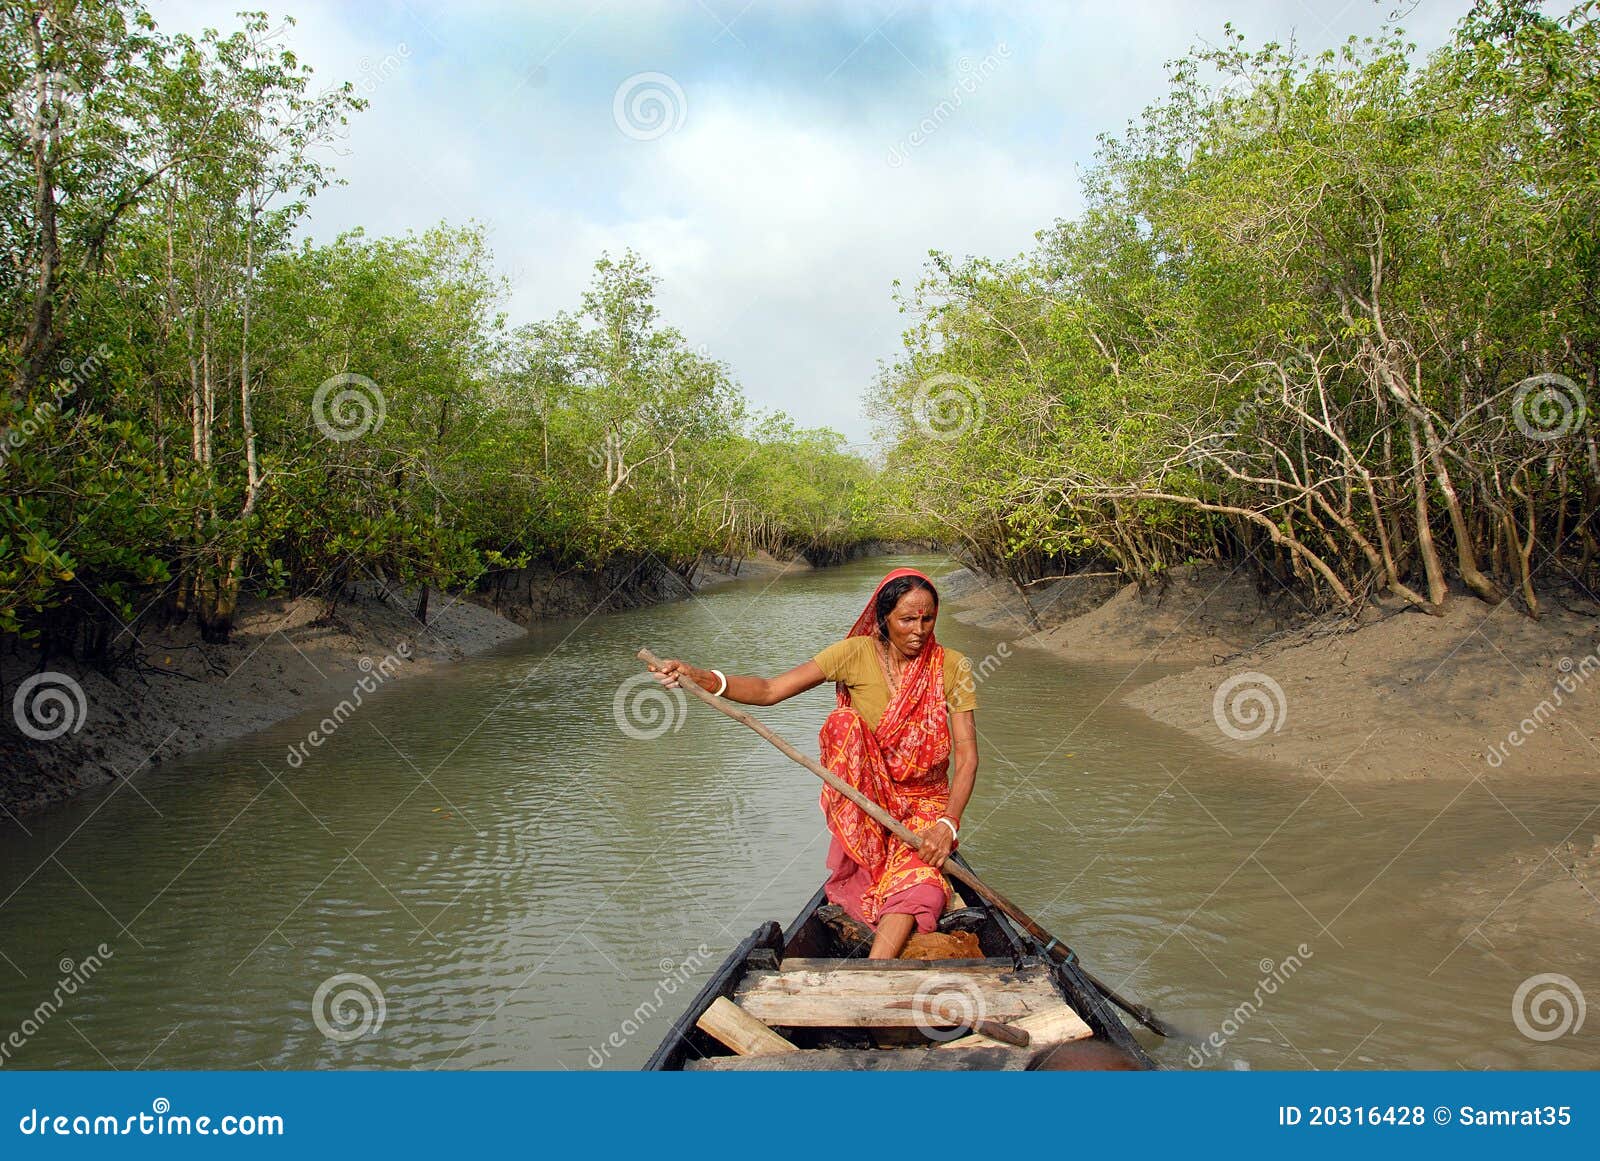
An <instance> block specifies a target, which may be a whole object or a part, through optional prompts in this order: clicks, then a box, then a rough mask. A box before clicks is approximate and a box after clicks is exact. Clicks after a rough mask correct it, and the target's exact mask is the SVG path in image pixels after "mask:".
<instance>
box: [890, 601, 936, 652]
mask: <svg viewBox="0 0 1600 1161" xmlns="http://www.w3.org/2000/svg"><path fill="white" fill-rule="evenodd" d="M938 613H939V608H938V606H937V605H936V604H934V600H933V594H932V593H930V592H929V591H928V590H927V589H912V590H910V591H909V592H907V593H906V594H905V595H904V596H902V597H901V598H900V599H899V600H898V601H896V602H895V606H894V609H893V610H892V611H891V612H890V613H889V619H888V625H889V644H890V645H892V646H894V648H896V649H898V650H899V651H900V652H901V653H903V654H905V656H907V657H915V656H916V655H917V654H918V653H921V652H922V646H923V645H924V644H925V643H926V642H927V640H928V638H929V637H931V636H933V620H934V618H935V617H936V616H938Z"/></svg>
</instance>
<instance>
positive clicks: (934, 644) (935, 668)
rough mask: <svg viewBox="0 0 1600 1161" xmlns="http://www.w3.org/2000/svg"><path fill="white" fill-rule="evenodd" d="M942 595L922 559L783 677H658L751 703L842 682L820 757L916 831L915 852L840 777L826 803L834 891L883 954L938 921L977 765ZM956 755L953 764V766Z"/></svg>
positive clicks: (669, 672) (693, 673)
mask: <svg viewBox="0 0 1600 1161" xmlns="http://www.w3.org/2000/svg"><path fill="white" fill-rule="evenodd" d="M938 613H939V594H938V592H937V590H935V589H934V587H933V582H932V581H930V580H929V579H928V578H927V577H926V576H924V575H923V574H922V573H920V572H918V571H917V570H916V569H914V568H897V569H895V570H894V571H893V572H891V573H889V575H888V576H886V577H884V578H883V580H882V581H880V582H879V583H878V587H877V589H876V590H875V591H874V592H873V594H872V599H871V600H869V601H868V602H867V606H866V608H865V609H863V610H862V612H861V616H860V617H858V618H857V619H856V623H855V624H854V625H853V626H852V627H851V629H850V632H849V634H848V635H847V636H846V637H845V639H844V640H843V641H839V642H837V643H835V644H833V645H829V646H828V647H827V648H826V649H824V650H823V651H822V652H821V653H818V654H817V655H816V657H814V658H813V659H812V660H810V661H807V662H806V663H805V664H803V665H797V666H795V667H794V668H793V669H791V670H789V671H788V672H787V673H784V674H781V675H780V676H778V677H771V678H766V677H741V676H734V675H729V676H727V677H724V676H723V674H722V671H721V670H718V669H710V670H707V669H699V668H696V667H695V666H693V665H690V664H688V663H687V662H684V661H663V662H662V663H661V666H660V668H659V670H657V677H658V679H659V680H660V681H661V682H662V684H664V685H666V686H669V687H676V686H677V685H678V684H679V682H681V681H685V680H687V681H692V682H694V683H695V684H697V685H698V686H700V688H702V689H704V690H706V691H708V692H710V693H718V694H721V695H722V696H723V697H725V698H727V699H728V700H729V701H736V702H742V703H743V704H745V705H775V704H777V703H778V702H780V701H783V700H784V699H786V698H791V697H793V696H794V695H795V694H797V693H803V692H804V691H806V690H808V689H812V688H814V687H815V686H818V685H821V684H822V683H823V682H824V681H833V682H835V683H836V684H835V689H836V693H837V698H838V708H836V709H835V710H834V711H833V712H832V713H831V714H829V715H828V718H827V721H825V722H824V723H823V725H822V732H821V734H820V740H821V743H822V762H823V765H825V766H827V767H828V768H829V769H830V770H832V771H833V772H834V773H835V774H837V775H839V777H840V778H842V779H844V781H846V782H848V783H849V784H850V785H851V786H853V787H855V788H856V789H857V790H859V791H861V792H862V793H863V794H865V795H866V796H867V797H868V798H870V799H872V800H873V801H874V802H876V803H878V804H879V805H880V806H882V807H884V808H885V809H886V810H887V811H888V812H889V813H890V814H892V815H894V816H895V817H896V818H898V819H900V821H901V822H902V823H904V824H905V825H906V826H907V827H909V828H910V829H911V830H912V831H914V832H916V834H917V836H918V838H919V839H920V840H921V842H920V845H919V846H918V848H917V849H916V850H915V851H912V850H911V849H910V848H909V847H907V846H906V845H905V844H904V843H902V842H900V841H899V840H898V839H895V838H893V837H892V836H891V835H889V833H888V832H887V831H886V830H885V829H884V828H883V827H882V826H880V825H879V824H878V823H877V822H875V821H873V820H872V818H870V817H869V816H868V815H867V813H866V812H865V811H864V810H862V809H861V808H860V807H859V806H857V805H855V803H853V802H851V801H850V800H849V799H848V798H846V797H845V796H844V795H842V794H840V793H839V792H838V791H837V790H835V789H833V788H832V787H831V786H827V787H824V788H823V791H822V811H823V815H824V817H825V818H826V819H827V822H828V829H829V831H830V832H832V835H833V841H832V843H831V844H830V846H829V850H828V882H827V884H826V886H827V892H828V899H829V901H830V902H833V903H837V904H839V905H840V906H842V907H843V908H844V909H845V910H846V911H847V912H848V913H849V914H850V915H852V916H854V917H855V918H856V919H858V920H860V921H861V922H863V923H865V924H867V925H868V926H870V927H872V928H873V929H874V931H875V937H874V939H873V943H872V950H871V952H870V954H871V956H872V958H874V959H893V958H894V957H896V956H898V955H899V954H900V951H901V949H902V948H904V947H905V944H906V941H907V940H908V939H910V938H911V932H912V930H913V928H915V929H917V930H920V931H932V930H934V929H935V928H936V927H937V926H938V922H939V916H940V915H941V914H943V913H944V910H945V906H946V904H947V902H948V900H949V890H950V888H949V884H948V883H946V882H945V878H944V875H943V874H942V872H941V868H943V866H944V863H945V860H946V859H948V858H949V857H950V852H951V851H952V850H954V849H955V846H956V839H957V836H958V834H959V832H960V829H961V813H962V811H964V810H965V809H966V806H967V801H968V799H970V798H971V796H972V787H973V783H974V782H975V780H976V778H977V773H978V740H977V738H978V729H977V724H976V722H975V720H974V716H973V715H974V711H975V710H976V709H977V705H978V698H977V691H976V688H975V685H974V682H973V679H972V666H971V663H970V662H968V660H967V659H966V658H965V657H964V656H962V655H961V654H960V653H957V652H956V651H955V650H954V649H946V648H945V647H944V646H943V645H940V644H939V642H938V641H937V640H936V639H935V637H934V635H933V625H934V620H935V619H936V618H937V616H938ZM952 760H953V762H954V770H952V769H951V765H952Z"/></svg>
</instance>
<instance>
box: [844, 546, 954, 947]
mask: <svg viewBox="0 0 1600 1161" xmlns="http://www.w3.org/2000/svg"><path fill="white" fill-rule="evenodd" d="M900 576H919V577H922V579H923V580H927V579H928V578H927V577H925V576H923V574H922V573H920V572H918V571H917V570H916V569H911V568H897V569H895V570H894V571H893V572H891V573H889V575H888V576H886V577H884V578H883V580H882V581H880V582H878V588H877V589H875V590H874V591H873V594H872V598H871V599H870V600H869V601H867V607H866V609H865V610H864V611H863V612H862V614H861V616H860V617H859V618H858V619H857V620H856V623H855V625H854V627H852V628H851V630H850V632H849V633H848V634H847V636H849V637H858V636H864V635H876V632H877V618H876V615H875V606H876V604H877V599H878V592H879V591H880V590H881V589H882V588H883V586H884V585H886V584H888V583H889V582H890V581H892V580H894V579H895V578H896V577H900ZM929 584H930V586H931V585H932V582H931V581H929ZM836 689H837V694H838V708H837V709H835V710H834V711H833V712H832V713H831V714H829V715H828V719H827V721H826V722H824V723H823V726H822V732H821V734H820V741H821V744H822V763H823V765H825V766H827V767H828V769H830V770H832V771H833V772H834V773H835V774H837V775H838V776H839V777H840V778H842V779H843V780H844V781H846V782H848V783H849V784H850V785H851V786H853V787H855V788H856V789H857V790H859V791H861V792H862V793H863V794H865V795H866V796H867V797H868V798H870V799H872V800H873V801H874V802H876V803H878V805H880V806H882V807H883V808H884V809H885V810H887V811H888V812H889V813H890V814H892V815H893V816H894V817H895V818H897V819H899V820H900V821H901V822H902V823H904V824H905V825H906V826H907V827H909V828H910V829H911V830H913V831H916V832H921V831H922V830H924V829H925V828H927V827H929V826H932V825H934V823H935V822H936V821H937V820H938V818H939V816H940V815H941V814H943V813H944V812H945V810H946V809H947V808H948V807H949V804H950V777H949V770H950V723H949V715H948V713H947V711H946V707H945V692H944V647H943V646H942V645H940V644H939V643H938V641H937V640H936V639H935V638H934V637H933V636H932V635H931V634H930V635H929V637H928V639H927V641H926V642H925V643H924V644H923V647H922V651H921V652H920V653H919V654H918V655H917V656H916V658H915V659H914V660H913V661H911V662H910V663H909V664H908V665H907V666H906V668H905V670H904V671H903V673H902V675H901V679H900V687H899V689H898V690H896V691H895V693H894V695H893V696H892V697H891V699H890V701H889V704H888V706H887V707H886V708H885V709H884V711H883V716H882V717H881V718H880V719H879V721H878V725H877V728H876V729H873V728H871V727H869V726H868V725H867V721H866V719H865V718H863V717H862V716H861V714H860V712H859V711H857V710H856V709H855V708H854V707H853V706H852V705H851V704H850V693H849V690H848V688H847V687H846V686H845V684H844V683H843V682H838V683H836ZM822 812H823V816H824V817H825V818H826V819H827V822H828V829H829V831H831V832H832V834H833V842H832V844H831V845H830V847H829V851H828V870H829V872H830V874H829V878H828V882H827V884H826V887H827V894H828V900H829V901H830V902H832V903H837V904H839V905H840V906H842V907H843V908H844V909H845V910H846V911H847V912H849V913H850V914H851V915H853V916H854V917H855V918H857V919H859V920H861V921H862V922H864V923H867V924H870V925H873V926H876V925H877V923H878V921H879V920H880V919H881V918H882V917H883V916H884V915H887V914H891V913H895V912H900V913H905V914H910V915H914V916H915V917H916V921H917V928H918V929H919V930H921V931H929V930H932V929H933V928H934V927H935V926H936V925H937V923H938V919H939V915H940V914H941V913H942V912H943V910H944V907H945V904H946V902H947V901H948V899H949V890H950V888H949V885H948V884H947V883H946V882H945V878H944V875H943V874H941V873H940V872H939V871H938V870H937V869H936V868H934V867H930V866H928V864H927V863H924V862H923V861H922V860H921V859H920V858H918V857H917V855H916V853H915V852H914V851H912V850H911V849H910V848H909V847H907V846H906V845H905V844H904V843H902V842H901V841H900V840H899V839H897V838H894V837H893V836H892V835H890V834H889V832H888V831H887V830H885V829H884V827H883V826H882V825H880V824H879V823H877V822H876V821H874V820H873V819H872V818H871V817H870V816H868V814H867V812H866V811H864V810H862V809H861V808H860V807H859V806H857V805H856V804H855V803H853V802H851V801H850V800H849V799H848V798H846V797H845V796H844V795H843V794H840V793H839V792H838V791H837V790H835V789H834V788H833V787H831V786H824V787H823V790H822Z"/></svg>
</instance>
